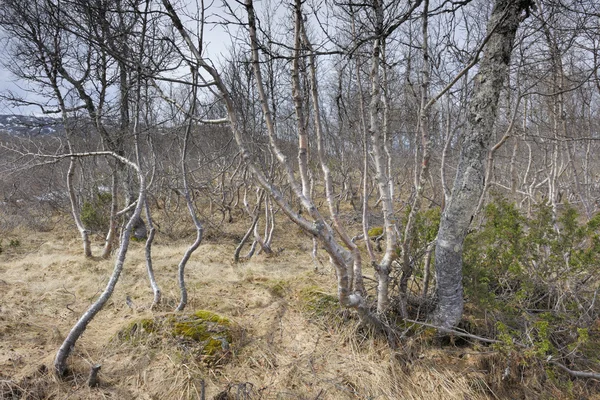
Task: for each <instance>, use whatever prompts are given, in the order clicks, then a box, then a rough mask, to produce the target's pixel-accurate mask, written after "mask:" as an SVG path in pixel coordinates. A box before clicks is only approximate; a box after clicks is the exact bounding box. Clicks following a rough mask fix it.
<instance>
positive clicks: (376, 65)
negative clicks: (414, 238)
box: [369, 0, 397, 313]
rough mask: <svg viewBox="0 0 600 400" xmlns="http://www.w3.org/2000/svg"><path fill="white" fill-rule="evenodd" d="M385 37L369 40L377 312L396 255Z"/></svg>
mask: <svg viewBox="0 0 600 400" xmlns="http://www.w3.org/2000/svg"><path fill="white" fill-rule="evenodd" d="M373 8H374V11H375V20H376V21H375V30H376V32H383V4H382V3H381V2H380V0H374V1H373ZM383 40H385V38H384V37H383V35H380V36H379V37H377V38H375V39H374V41H373V51H372V55H371V72H370V80H371V103H370V104H369V120H370V122H369V135H370V136H371V141H372V143H373V158H374V161H375V180H376V181H377V186H378V187H379V196H380V199H381V208H382V211H383V221H384V228H385V241H386V246H385V253H384V256H383V258H382V259H381V261H380V262H379V263H378V264H377V265H376V266H375V270H376V271H377V280H378V284H377V312H378V313H383V312H385V311H386V309H387V305H388V290H389V280H390V268H391V264H392V261H394V259H395V258H396V256H397V255H396V246H397V235H396V231H397V228H396V221H395V217H394V210H393V205H392V199H391V197H390V186H389V184H388V178H387V174H386V166H385V163H384V149H383V142H382V137H381V132H380V129H379V106H380V102H381V91H380V85H381V82H380V79H379V69H380V60H381V43H382V41H383Z"/></svg>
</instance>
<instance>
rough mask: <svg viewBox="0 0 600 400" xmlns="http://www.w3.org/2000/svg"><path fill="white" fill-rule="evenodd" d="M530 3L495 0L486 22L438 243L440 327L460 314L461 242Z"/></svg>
mask: <svg viewBox="0 0 600 400" xmlns="http://www.w3.org/2000/svg"><path fill="white" fill-rule="evenodd" d="M531 7H533V3H532V2H531V1H528V0H523V1H509V0H497V1H496V2H495V3H494V9H493V11H492V14H491V16H490V19H489V21H488V24H487V26H488V33H489V40H488V41H487V43H486V45H485V47H484V49H483V57H482V60H481V63H480V66H479V71H478V73H477V75H476V76H475V88H474V92H473V95H472V97H471V99H470V104H469V115H468V123H469V128H468V131H467V132H466V134H465V135H464V137H463V139H462V143H461V144H462V150H461V155H460V159H459V164H458V169H457V172H456V178H455V180H454V187H453V189H452V195H451V198H450V201H449V202H448V204H447V205H446V208H445V209H444V212H443V214H442V219H441V222H440V228H439V232H438V239H437V243H436V249H435V272H436V281H437V288H436V295H437V306H436V310H435V312H434V315H433V320H434V322H435V323H436V324H437V325H439V326H441V327H442V328H450V327H452V326H454V325H456V324H457V323H458V322H459V321H460V319H461V317H462V313H463V305H464V299H463V293H462V246H463V243H464V239H465V235H466V234H467V230H468V228H469V224H470V223H471V220H472V218H473V215H474V212H475V210H476V207H477V203H478V201H479V197H480V196H481V192H482V190H483V185H484V182H483V179H484V176H485V156H486V154H487V152H488V149H489V145H490V140H491V137H492V131H493V126H494V122H495V120H496V115H497V106H498V99H499V97H500V92H501V91H502V87H503V83H504V80H505V78H506V76H507V73H508V66H509V64H510V59H511V52H512V48H513V44H514V39H515V35H516V32H517V29H518V28H519V24H520V23H521V21H522V20H523V18H524V16H526V15H528V14H529V10H530V8H531Z"/></svg>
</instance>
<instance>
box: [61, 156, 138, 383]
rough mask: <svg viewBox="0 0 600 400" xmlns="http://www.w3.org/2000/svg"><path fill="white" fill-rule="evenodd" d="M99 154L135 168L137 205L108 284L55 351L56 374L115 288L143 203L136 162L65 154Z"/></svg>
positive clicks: (62, 372) (64, 366) (64, 364)
mask: <svg viewBox="0 0 600 400" xmlns="http://www.w3.org/2000/svg"><path fill="white" fill-rule="evenodd" d="M100 155H107V156H111V157H114V158H116V159H117V160H119V161H120V162H122V163H124V164H126V165H127V166H129V167H130V168H132V169H134V170H135V172H136V173H137V176H138V179H139V193H138V200H137V205H136V207H135V210H134V212H133V214H132V215H131V217H130V218H129V220H128V221H127V224H126V225H125V229H124V231H123V234H122V235H121V243H120V246H119V250H118V253H117V258H116V260H115V266H114V269H113V272H112V274H111V276H110V279H109V281H108V284H107V285H106V288H105V289H104V291H103V292H102V294H100V297H98V299H97V300H96V301H95V302H94V303H93V304H92V305H91V306H90V307H89V308H88V310H87V311H86V312H85V313H84V314H83V315H82V316H81V318H79V320H78V321H77V323H76V324H75V325H74V326H73V328H72V329H71V331H70V332H69V334H68V335H67V337H66V338H65V340H64V341H63V343H62V345H61V346H60V348H59V350H58V352H57V353H56V357H55V359H54V370H55V372H56V373H57V375H58V376H63V375H64V374H65V372H66V370H67V359H68V357H69V355H70V354H71V352H72V351H73V348H74V346H75V343H76V342H77V340H78V339H79V338H80V337H81V335H82V334H83V333H84V332H85V330H86V328H87V326H88V324H89V323H90V322H91V321H92V319H93V318H94V317H95V316H96V314H98V313H99V312H100V310H102V308H103V307H104V305H105V304H106V302H107V301H108V299H109V298H110V296H111V295H112V293H113V291H114V289H115V285H116V284H117V281H118V280H119V277H120V275H121V272H122V270H123V265H124V263H125V258H126V256H127V250H128V248H129V239H130V237H131V230H132V229H133V226H134V224H135V221H136V219H137V218H139V216H140V214H141V212H142V207H143V204H144V202H143V199H144V196H145V194H146V181H145V177H144V174H143V173H141V171H140V169H139V166H138V165H137V164H136V163H133V162H131V161H130V160H127V159H125V158H124V157H122V156H119V155H118V154H116V153H113V152H106V151H104V152H96V153H79V154H77V153H75V154H69V155H67V156H69V157H86V156H100Z"/></svg>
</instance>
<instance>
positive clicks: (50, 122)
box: [0, 114, 63, 136]
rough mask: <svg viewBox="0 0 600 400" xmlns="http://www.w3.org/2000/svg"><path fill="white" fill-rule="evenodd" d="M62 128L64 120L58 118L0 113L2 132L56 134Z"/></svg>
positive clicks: (0, 130)
mask: <svg viewBox="0 0 600 400" xmlns="http://www.w3.org/2000/svg"><path fill="white" fill-rule="evenodd" d="M62 129H63V127H62V122H61V121H60V119H58V118H51V117H36V116H28V115H14V114H11V115H0V132H6V133H8V134H11V135H19V136H22V135H26V136H29V135H54V134H56V133H58V132H61V131H62Z"/></svg>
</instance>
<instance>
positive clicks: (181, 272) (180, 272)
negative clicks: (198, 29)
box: [175, 67, 204, 311]
mask: <svg viewBox="0 0 600 400" xmlns="http://www.w3.org/2000/svg"><path fill="white" fill-rule="evenodd" d="M191 70H192V76H193V77H194V80H195V82H194V83H197V82H196V80H197V76H198V74H197V71H196V70H195V68H193V67H192V68H191ZM192 90H193V95H192V99H191V101H192V103H191V107H190V112H189V115H188V123H187V126H186V128H185V136H184V138H183V149H182V151H181V176H182V180H183V195H184V197H185V202H186V204H187V208H188V211H189V213H190V217H192V221H193V222H194V226H195V227H196V239H195V240H194V243H192V244H191V245H190V247H188V248H187V250H186V251H185V253H184V254H183V257H182V258H181V261H180V262H179V265H178V267H177V278H178V282H179V290H180V292H181V298H180V300H179V305H178V306H177V308H176V309H175V311H183V309H184V308H185V306H186V305H187V289H186V286H185V266H186V265H187V262H188V261H189V259H190V257H191V256H192V254H193V253H194V251H196V249H197V248H198V246H200V243H201V242H202V235H203V233H204V227H203V226H202V223H201V222H200V220H199V219H198V216H197V215H196V209H195V206H194V202H193V201H192V195H191V193H190V187H189V184H188V174H187V152H188V144H189V139H190V135H191V131H192V125H193V121H194V119H193V116H194V113H195V110H196V101H197V96H196V95H197V90H198V89H197V86H195V85H194V88H193V89H192Z"/></svg>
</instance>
